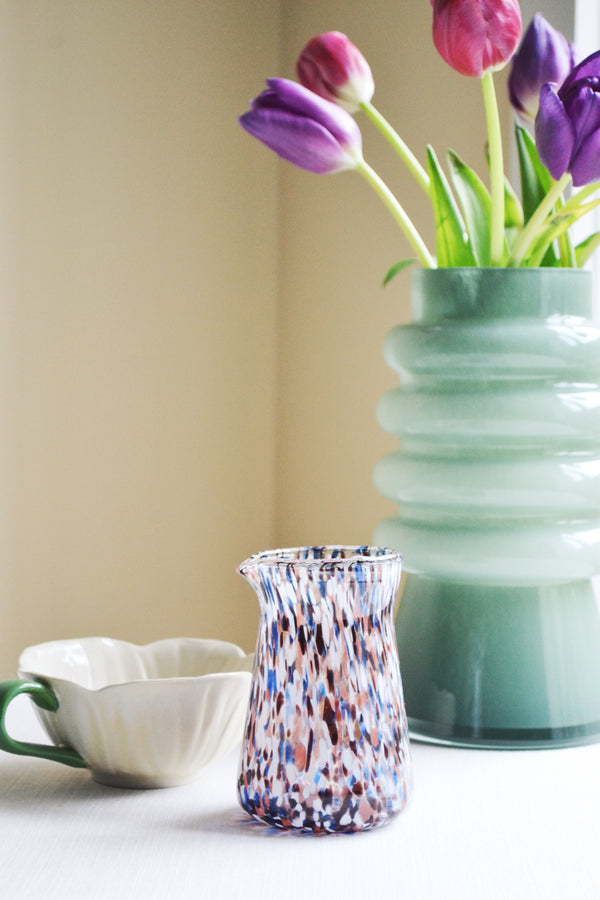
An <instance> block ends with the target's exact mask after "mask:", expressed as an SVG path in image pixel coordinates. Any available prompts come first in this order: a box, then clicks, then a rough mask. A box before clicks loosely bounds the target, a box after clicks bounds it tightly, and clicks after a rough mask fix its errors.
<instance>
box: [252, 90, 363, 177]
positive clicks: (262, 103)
mask: <svg viewBox="0 0 600 900" xmlns="http://www.w3.org/2000/svg"><path fill="white" fill-rule="evenodd" d="M267 85H268V90H266V91H263V93H262V94H260V95H259V96H258V97H257V98H256V99H255V100H253V102H252V104H251V109H250V110H249V111H248V112H247V113H244V115H243V116H240V119H239V122H240V125H241V126H242V128H244V129H245V130H246V131H247V132H248V133H249V134H251V135H252V136H253V137H256V138H258V140H260V141H262V142H263V144H266V146H267V147H270V149H271V150H274V151H275V153H277V154H279V156H281V157H282V158H283V159H287V160H289V161H290V162H292V163H294V164H295V165H297V166H300V168H302V169H307V170H308V171H309V172H315V173H316V174H317V175H325V174H331V173H333V172H342V171H344V170H345V169H355V168H356V167H357V165H358V164H359V163H360V162H361V161H362V140H361V134H360V129H359V128H358V125H357V124H356V122H355V121H354V119H353V118H352V116H351V115H350V113H348V112H346V110H344V109H341V107H339V106H337V105H336V104H335V103H331V102H330V101H329V100H324V99H323V98H322V97H318V96H317V95H316V94H315V93H313V92H312V91H309V90H308V88H305V87H303V85H301V84H296V82H294V81H288V80H287V79H285V78H270V79H268V80H267Z"/></svg>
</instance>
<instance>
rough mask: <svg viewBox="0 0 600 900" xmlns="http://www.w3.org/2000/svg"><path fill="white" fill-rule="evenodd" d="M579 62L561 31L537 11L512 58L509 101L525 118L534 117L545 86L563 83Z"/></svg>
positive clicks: (572, 47) (573, 49) (558, 85)
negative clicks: (550, 83) (541, 91)
mask: <svg viewBox="0 0 600 900" xmlns="http://www.w3.org/2000/svg"><path fill="white" fill-rule="evenodd" d="M575 63H576V51H575V48H574V46H573V44H571V45H569V44H568V43H567V40H566V38H565V37H563V35H562V34H561V33H560V31H556V30H555V29H554V28H552V26H551V25H549V24H548V22H547V21H546V20H545V18H544V17H543V15H542V14H541V13H537V14H536V15H535V16H534V17H533V19H532V20H531V22H530V23H529V27H528V28H527V31H526V32H525V34H524V36H523V40H522V42H521V46H520V47H519V49H518V51H517V53H516V54H515V56H514V57H513V60H512V68H511V73H510V77H509V79H508V91H509V95H510V102H511V104H512V106H513V107H514V108H515V110H516V111H517V112H518V113H519V115H520V116H521V117H522V118H524V119H531V120H532V121H533V119H535V117H536V115H537V111H538V106H539V100H540V90H541V88H542V85H544V84H547V83H548V82H552V83H553V84H555V85H556V86H557V88H558V87H560V86H561V84H562V83H563V81H564V80H565V78H566V77H567V75H568V74H569V72H570V71H571V69H572V68H573V67H574V65H575Z"/></svg>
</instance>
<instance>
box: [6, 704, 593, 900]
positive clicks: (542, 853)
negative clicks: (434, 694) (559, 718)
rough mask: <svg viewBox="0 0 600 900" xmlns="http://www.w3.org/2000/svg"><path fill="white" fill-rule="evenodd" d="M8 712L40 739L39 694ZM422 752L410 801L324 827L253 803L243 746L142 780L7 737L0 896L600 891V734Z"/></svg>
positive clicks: (584, 898) (533, 895)
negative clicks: (244, 776)
mask: <svg viewBox="0 0 600 900" xmlns="http://www.w3.org/2000/svg"><path fill="white" fill-rule="evenodd" d="M7 723H8V727H9V731H10V733H11V734H12V736H13V737H16V738H20V739H22V740H42V739H43V735H42V732H41V728H40V726H39V725H38V724H37V720H36V719H35V717H34V713H33V711H32V709H31V707H30V701H29V700H28V699H27V698H26V697H19V698H17V700H16V701H14V702H13V704H12V706H11V707H10V709H9V712H8V716H7ZM413 760H414V766H415V796H414V799H413V803H412V805H411V807H410V808H409V810H408V811H407V812H405V813H404V814H402V815H401V816H398V817H396V818H395V819H394V820H393V821H392V822H391V824H389V825H387V826H386V827H384V828H382V829H379V830H376V831H373V832H365V833H364V834H358V835H336V836H325V837H314V836H312V835H308V836H305V835H294V834H287V833H284V832H275V831H273V830H271V829H267V828H265V827H264V826H262V825H260V824H258V823H255V822H253V821H252V820H250V819H249V818H248V817H247V816H246V814H245V813H244V812H243V811H242V810H241V808H240V807H239V806H238V803H237V798H236V790H235V784H236V771H237V753H234V754H231V755H230V756H228V757H227V758H226V759H224V760H222V761H221V762H217V763H214V764H212V765H211V766H209V767H208V768H207V769H205V770H204V772H203V773H202V774H201V775H200V777H199V778H198V780H197V781H196V782H194V783H193V784H191V785H187V786H183V787H177V788H169V789H164V790H153V791H132V790H120V789H118V788H109V787H103V786H101V785H98V784H96V783H95V782H94V781H92V779H91V777H90V776H89V774H88V773H87V772H86V771H85V770H80V769H69V768H67V767H65V766H60V765H58V764H56V763H52V762H47V761H44V760H38V759H32V758H25V757H17V756H11V755H10V754H6V753H3V752H1V751H0V897H2V898H7V900H58V898H61V900H63V898H78V900H95V898H102V900H120V898H128V900H137V898H148V900H154V898H156V900H158V898H160V900H170V898H173V900H175V898H177V900H187V898H196V900H201V898H206V900H213V898H214V900H236V898H240V900H242V898H243V900H254V898H256V900H258V898H260V900H271V898H273V900H275V898H277V900H295V898H299V900H300V898H302V900H306V898H319V900H322V898H327V900H342V898H343V900H354V898H356V900H359V898H360V900H364V898H369V900H371V898H383V900H387V898H402V900H438V898H440V900H452V898H461V900H496V898H498V900H500V898H501V900H555V898H557V900H558V898H560V900H591V898H600V744H596V745H591V746H587V747H577V748H572V749H568V750H544V751H539V750H536V751H518V752H516V751H482V750H459V749H456V748H445V747H434V746H428V745H425V744H413Z"/></svg>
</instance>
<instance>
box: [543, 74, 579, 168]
mask: <svg viewBox="0 0 600 900" xmlns="http://www.w3.org/2000/svg"><path fill="white" fill-rule="evenodd" d="M535 142H536V145H537V149H538V153H539V156H540V159H541V160H542V162H543V163H544V165H545V166H546V168H547V169H548V171H549V172H550V174H551V175H552V177H553V178H555V179H559V178H560V177H561V176H562V175H564V173H565V172H566V171H567V170H568V168H569V163H570V162H571V154H572V153H573V148H574V146H575V129H574V127H573V125H572V123H571V120H570V119H569V117H568V115H567V113H566V111H565V108H564V106H563V104H562V101H561V100H560V99H559V97H558V95H557V94H556V92H555V90H554V88H553V87H552V85H550V84H545V85H544V86H543V88H542V90H541V91H540V108H539V110H538V114H537V116H536V119H535Z"/></svg>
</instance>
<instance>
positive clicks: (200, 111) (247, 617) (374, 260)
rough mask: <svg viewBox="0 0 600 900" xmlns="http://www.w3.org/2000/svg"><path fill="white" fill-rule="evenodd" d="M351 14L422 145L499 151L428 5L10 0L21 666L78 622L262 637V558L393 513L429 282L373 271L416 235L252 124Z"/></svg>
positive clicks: (8, 578)
mask: <svg viewBox="0 0 600 900" xmlns="http://www.w3.org/2000/svg"><path fill="white" fill-rule="evenodd" d="M332 28H338V29H340V30H343V31H346V32H347V33H348V34H349V35H350V37H351V38H353V39H354V40H355V41H356V43H358V44H359V45H360V46H361V48H362V49H363V51H364V53H365V54H366V55H367V57H368V58H369V60H370V62H371V65H372V68H373V71H374V74H375V78H376V82H377V92H376V96H375V99H376V101H377V103H378V105H379V107H380V108H381V110H382V111H383V112H385V113H386V114H387V115H388V116H389V118H390V119H391V120H392V121H394V122H395V123H397V124H398V126H400V127H401V129H402V132H403V134H404V135H405V136H406V138H407V139H408V141H409V142H410V143H411V144H412V145H413V146H414V147H415V149H417V150H418V151H419V152H422V150H423V148H424V145H425V143H426V142H427V141H428V140H430V141H432V142H433V143H434V144H435V145H436V146H437V147H438V148H439V150H440V151H442V150H443V149H444V147H445V146H447V145H452V146H453V147H454V148H455V149H456V150H457V151H458V152H459V153H461V154H463V155H464V156H466V157H467V158H468V159H469V160H470V161H472V162H473V163H474V164H476V165H478V166H480V167H481V162H482V159H483V154H482V146H483V141H484V134H483V120H482V114H481V103H480V96H479V85H478V84H477V83H467V82H465V80H463V79H460V78H459V76H457V75H454V73H452V72H450V71H449V70H448V69H447V68H446V67H445V66H444V64H443V63H442V62H441V61H439V60H438V59H437V58H436V56H435V54H434V51H433V50H432V49H431V46H430V38H429V28H430V5H429V4H428V3H426V2H425V3H424V2H423V0H410V2H406V3H402V4H399V3H397V2H392V0H379V2H375V3H371V4H369V5H368V10H367V7H366V5H365V4H355V3H350V2H348V0H345V2H341V0H338V2H331V3H328V4H326V5H324V4H323V3H321V2H316V0H303V2H301V0H282V2H281V3H280V2H268V0H254V2H253V3H242V2H229V3H228V2H225V3H223V2H217V0H178V2H177V3H172V2H168V0H127V2H124V0H101V2H100V0H91V2H88V0H86V2H83V0H27V2H26V3H19V2H15V0H0V34H1V35H2V52H1V53H0V79H1V81H0V133H1V134H2V139H1V140H0V229H1V230H0V235H1V240H0V254H1V263H2V302H1V304H0V316H1V321H0V415H1V417H2V418H1V421H2V424H3V427H2V431H1V438H2V439H1V441H0V498H1V506H0V523H1V528H0V539H1V547H0V553H1V555H0V565H1V571H0V610H1V614H2V623H1V630H0V675H1V676H5V675H7V674H11V673H12V672H13V671H14V667H15V663H16V658H17V655H18V652H19V650H20V649H21V648H22V647H23V646H25V645H26V644H29V643H33V642H36V641H41V640H49V639H53V638H59V637H66V636H71V635H80V634H110V635H112V636H117V637H122V638H125V639H129V640H134V641H139V642H144V641H147V640H153V639H156V638H159V637H164V636H167V635H173V634H196V635H207V636H213V637H221V638H229V639H231V640H234V641H236V642H238V643H240V644H242V645H243V646H245V647H246V648H248V649H250V648H251V646H252V644H253V641H254V634H255V628H256V621H257V611H256V603H255V601H254V598H253V596H252V595H251V592H250V589H249V588H248V587H247V586H246V585H245V584H244V583H243V582H242V580H241V579H240V578H239V577H238V576H237V575H236V574H235V571H234V570H235V566H236V564H237V563H238V562H239V561H240V560H241V559H243V558H244V556H246V555H247V554H249V553H251V552H253V551H255V550H259V549H261V548H265V547H268V546H273V545H275V544H278V545H283V544H291V543H301V542H321V541H332V542H333V541H368V540H369V539H370V536H371V533H372V530H373V527H374V525H375V524H376V522H377V521H378V519H379V518H381V517H382V516H383V515H386V514H387V513H388V512H389V511H390V507H389V506H388V505H387V504H386V503H385V501H383V500H382V499H381V498H379V497H378V496H377V495H376V494H375V491H374V489H373V488H372V485H371V472H372V468H373V465H374V463H375V462H376V460H377V459H378V458H379V457H380V456H381V455H382V454H383V453H384V452H386V451H387V450H388V449H391V448H392V447H393V446H394V443H393V440H392V439H391V438H389V437H387V436H386V435H385V434H383V433H382V432H380V430H379V428H378V426H377V424H376V421H375V412H374V411H375V404H376V402H377V398H378V397H379V395H380V394H381V393H382V392H383V391H384V390H385V389H386V388H387V387H389V386H392V384H393V383H394V377H393V374H392V373H391V372H390V371H389V370H388V369H387V368H386V366H385V363H384V362H383V360H382V358H381V343H382V340H383V337H384V334H385V332H386V331H387V330H388V328H390V327H391V326H392V325H393V324H394V323H395V322H397V321H399V320H401V319H406V317H407V315H408V298H407V285H408V277H403V278H401V279H399V280H398V281H397V282H396V283H395V284H394V285H393V286H390V287H389V288H387V289H386V290H385V291H383V290H382V289H381V288H380V281H381V278H382V276H383V274H384V272H385V271H386V269H387V268H388V267H389V265H390V264H391V263H392V262H394V261H395V260H396V259H398V258H401V257H402V256H404V255H406V253H407V250H406V246H405V244H404V242H403V240H402V238H401V237H400V235H399V233H398V232H397V230H396V228H395V226H394V224H393V223H392V221H391V220H389V221H388V217H387V213H386V212H385V210H384V209H383V208H382V207H381V206H380V205H379V203H378V201H377V200H376V198H375V197H374V196H372V195H371V193H370V191H369V189H368V188H367V187H366V185H364V184H363V183H362V182H361V181H359V179H358V178H356V176H352V175H347V174H346V175H340V176H335V177H331V178H325V177H322V178H317V177H316V176H312V175H310V174H308V173H304V172H301V171H298V170H295V169H293V168H292V167H291V166H289V165H286V164H281V165H280V164H278V162H277V161H276V160H275V158H274V157H273V156H272V155H271V154H270V153H268V151H266V150H265V149H264V148H263V147H262V146H260V145H259V144H258V143H257V142H254V141H252V140H251V139H250V138H249V137H248V136H247V135H245V134H244V133H243V132H242V131H241V129H239V127H238V126H237V123H236V116H237V115H238V114H239V113H240V112H242V111H243V110H244V108H245V107H246V104H247V101H248V98H249V97H250V96H252V95H253V94H255V93H256V92H258V90H260V88H261V86H262V82H263V79H264V77H266V76H268V75H275V74H281V75H287V76H292V75H293V63H294V60H295V57H296V55H297V53H298V51H299V50H300V48H301V46H302V45H303V43H304V42H305V41H306V40H307V39H308V38H309V37H310V36H311V35H312V34H314V33H316V32H318V31H323V30H329V29H332ZM458 92H460V102H459V97H458ZM365 144H366V152H367V155H368V158H369V159H370V161H371V163H372V164H374V165H375V166H376V168H378V169H380V170H381V172H382V174H384V175H385V176H386V177H387V178H388V180H389V182H390V185H391V186H392V187H393V188H394V189H395V190H396V191H397V192H398V193H399V195H400V196H401V197H402V199H403V201H404V202H405V203H406V206H407V207H408V208H409V209H410V210H411V211H413V212H415V218H416V219H417V220H418V221H419V223H420V224H421V225H422V226H423V227H424V228H425V230H426V231H427V233H428V236H430V230H429V226H428V221H429V220H428V216H427V214H426V212H425V209H424V204H423V203H422V201H421V198H420V197H419V196H418V194H417V193H416V191H415V189H414V187H413V186H412V185H411V184H410V183H409V181H408V179H407V178H406V177H405V176H404V174H403V173H402V172H401V171H400V169H399V168H398V166H397V165H396V163H395V161H394V160H393V159H392V157H391V152H390V151H388V149H387V148H386V147H383V146H382V145H381V144H380V143H379V142H378V141H376V140H373V139H372V135H369V134H368V131H367V132H366V136H365Z"/></svg>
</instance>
